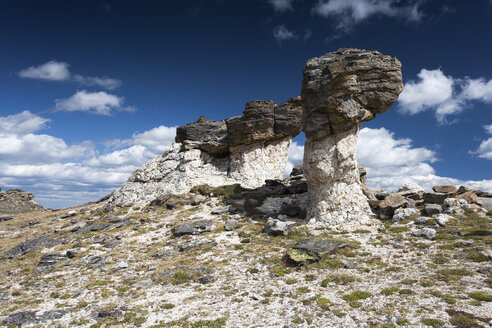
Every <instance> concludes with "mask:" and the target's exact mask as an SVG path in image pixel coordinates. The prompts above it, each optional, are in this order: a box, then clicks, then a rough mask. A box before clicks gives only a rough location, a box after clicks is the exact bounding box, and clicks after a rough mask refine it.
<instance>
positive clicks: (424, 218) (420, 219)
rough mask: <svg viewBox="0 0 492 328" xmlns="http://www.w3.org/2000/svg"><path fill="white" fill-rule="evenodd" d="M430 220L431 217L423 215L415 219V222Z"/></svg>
mask: <svg viewBox="0 0 492 328" xmlns="http://www.w3.org/2000/svg"><path fill="white" fill-rule="evenodd" d="M429 220H430V218H428V217H426V216H421V217H419V218H417V220H415V224H426V223H427V222H428V221H429Z"/></svg>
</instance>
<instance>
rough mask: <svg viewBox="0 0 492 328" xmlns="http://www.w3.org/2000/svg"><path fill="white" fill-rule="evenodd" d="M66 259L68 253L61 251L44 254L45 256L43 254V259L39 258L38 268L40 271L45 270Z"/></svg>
mask: <svg viewBox="0 0 492 328" xmlns="http://www.w3.org/2000/svg"><path fill="white" fill-rule="evenodd" d="M66 259H67V257H66V254H61V253H52V254H44V255H43V256H41V259H40V260H39V262H38V264H37V268H36V269H37V270H38V271H44V270H47V269H49V268H52V267H54V266H56V265H57V264H59V263H60V262H62V261H65V260H66Z"/></svg>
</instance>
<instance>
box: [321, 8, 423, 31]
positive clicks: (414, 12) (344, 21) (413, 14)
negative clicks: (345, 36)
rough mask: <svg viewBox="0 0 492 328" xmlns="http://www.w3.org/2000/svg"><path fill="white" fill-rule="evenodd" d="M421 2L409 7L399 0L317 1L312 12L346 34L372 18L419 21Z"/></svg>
mask: <svg viewBox="0 0 492 328" xmlns="http://www.w3.org/2000/svg"><path fill="white" fill-rule="evenodd" d="M421 2H422V1H410V4H409V5H400V4H401V1H399V0H319V1H318V3H317V4H316V5H314V7H313V9H312V11H313V13H314V14H316V15H319V16H322V17H326V18H330V19H332V20H333V21H334V22H335V24H336V28H337V29H339V30H343V31H345V32H348V31H350V30H351V29H352V28H353V27H354V26H355V25H357V24H359V23H361V22H363V21H365V20H367V19H369V18H371V17H373V16H387V17H393V18H400V19H404V20H406V21H419V20H420V19H421V17H422V13H421V11H420V9H419V6H420V4H421Z"/></svg>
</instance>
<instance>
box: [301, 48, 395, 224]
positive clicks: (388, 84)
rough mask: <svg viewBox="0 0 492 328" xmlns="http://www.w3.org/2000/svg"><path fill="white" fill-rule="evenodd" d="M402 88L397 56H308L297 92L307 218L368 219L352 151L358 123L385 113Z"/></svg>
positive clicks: (346, 52) (365, 53)
mask: <svg viewBox="0 0 492 328" xmlns="http://www.w3.org/2000/svg"><path fill="white" fill-rule="evenodd" d="M402 89H403V83H402V76H401V64H400V62H399V61H398V60H397V59H396V58H393V57H390V56H386V55H383V54H381V53H379V52H377V51H373V50H359V49H340V50H338V51H335V52H332V53H328V54H326V55H324V56H321V57H317V58H313V59H310V60H309V61H308V62H307V64H306V68H305V69H304V74H303V82H302V93H301V96H302V101H303V108H304V126H303V130H304V132H305V134H306V143H305V145H304V175H305V177H306V180H307V183H308V193H309V207H308V208H309V210H308V218H309V219H310V222H311V223H315V224H319V225H335V224H340V223H346V222H350V221H358V222H361V223H363V222H368V220H369V218H370V217H371V216H372V212H371V209H370V207H369V205H368V202H367V198H366V197H365V196H364V194H363V191H362V188H361V181H360V175H359V170H358V166H357V154H356V146H357V136H358V132H359V129H360V123H361V122H363V121H368V120H371V119H373V118H374V117H375V115H376V114H378V113H384V112H385V111H386V110H387V109H388V108H390V107H391V105H392V104H393V103H394V102H395V101H396V100H397V99H398V95H399V94H400V92H401V91H402ZM391 214H393V213H391Z"/></svg>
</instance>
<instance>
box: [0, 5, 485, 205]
mask: <svg viewBox="0 0 492 328" xmlns="http://www.w3.org/2000/svg"><path fill="white" fill-rule="evenodd" d="M491 34H492V2H491V1H488V0H476V1H447V0H427V1H423V0H409V1H398V0H302V1H301V0H216V1H211V0H206V1H205V0H189V1H187V0H183V1H110V0H99V1H90V0H84V1H82V0H80V1H50V0H45V1H13V0H11V1H2V2H1V3H0V44H1V45H2V47H1V48H2V51H1V52H0V59H1V60H0V186H1V187H2V189H3V190H6V189H9V188H22V189H25V190H28V191H32V192H34V193H35V195H36V198H35V199H36V200H37V201H38V202H39V203H41V204H42V205H45V206H48V207H62V206H71V205H77V204H82V203H84V202H87V201H92V200H96V199H98V198H99V197H101V196H103V195H105V194H107V193H109V192H111V191H113V190H114V189H115V188H116V187H117V186H119V185H121V184H122V183H124V182H125V181H126V179H127V178H128V177H129V175H130V173H131V172H132V171H133V169H134V168H135V167H136V166H140V165H142V164H144V163H145V162H146V161H148V160H149V159H151V158H153V157H154V156H158V155H160V154H161V153H162V152H163V150H164V149H165V148H166V147H167V146H168V145H169V144H170V143H171V142H172V141H173V139H174V127H175V126H177V125H182V124H186V123H188V122H191V121H194V120H196V119H197V118H198V117H199V116H200V115H202V114H204V115H206V116H207V118H209V119H216V120H219V119H224V118H227V117H231V116H235V115H239V114H240V113H241V112H242V110H243V109H244V104H245V102H247V101H249V100H253V99H272V100H274V101H275V102H277V103H281V102H283V101H285V100H287V99H288V98H290V97H294V96H297V95H299V94H300V88H301V81H302V70H303V68H304V65H305V63H306V61H307V60H308V59H309V58H311V57H315V56H320V55H322V54H324V53H326V52H330V51H334V50H336V49H338V48H340V47H356V48H364V49H377V50H379V51H381V52H382V53H384V54H389V55H392V56H396V57H397V58H398V59H400V61H401V62H402V65H403V78H404V83H405V89H404V92H403V93H402V95H401V96H400V99H399V101H398V102H397V103H396V104H395V105H393V107H392V108H391V109H390V110H388V111H387V112H386V113H385V114H382V115H379V116H378V117H377V118H376V119H374V120H373V121H371V122H368V123H365V124H364V125H363V129H362V131H361V134H360V140H359V145H358V154H359V161H360V162H361V163H362V164H363V165H365V166H366V167H367V169H368V177H369V179H368V184H369V185H371V186H373V187H384V188H387V189H391V190H394V189H397V188H398V187H399V186H400V185H403V184H404V183H406V182H410V181H414V182H417V183H419V184H420V185H422V186H423V187H425V188H427V189H428V188H430V187H431V186H432V185H435V184H456V185H459V184H466V185H469V186H472V187H475V188H480V189H483V190H488V191H491V192H492V173H491V167H492V166H491V164H492V67H491V65H490V58H492V42H490V35H491ZM303 141H304V139H303V136H302V135H300V136H298V137H297V138H296V139H295V143H293V145H292V146H291V152H290V157H289V165H293V164H295V163H297V162H299V161H300V160H301V159H302V151H303V149H302V145H303Z"/></svg>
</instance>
